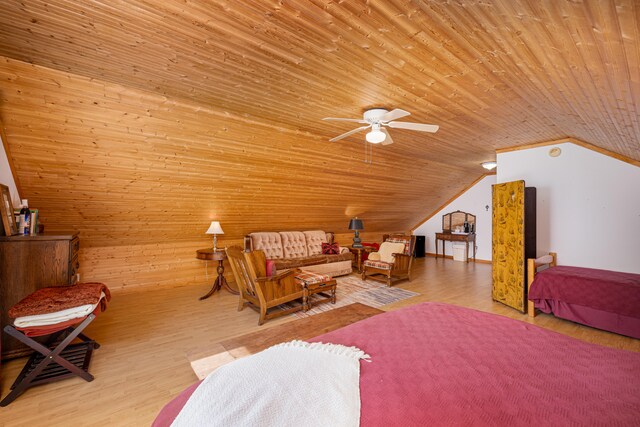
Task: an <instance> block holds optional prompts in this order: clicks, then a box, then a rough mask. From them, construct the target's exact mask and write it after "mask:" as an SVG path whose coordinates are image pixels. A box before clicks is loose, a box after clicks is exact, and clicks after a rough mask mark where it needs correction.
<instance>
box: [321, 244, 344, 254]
mask: <svg viewBox="0 0 640 427" xmlns="http://www.w3.org/2000/svg"><path fill="white" fill-rule="evenodd" d="M339 253H340V245H338V244H337V243H323V244H322V254H323V255H336V254H339Z"/></svg>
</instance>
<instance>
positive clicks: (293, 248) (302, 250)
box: [280, 231, 309, 258]
mask: <svg viewBox="0 0 640 427" xmlns="http://www.w3.org/2000/svg"><path fill="white" fill-rule="evenodd" d="M280 237H281V238H282V251H283V252H284V257H285V258H297V257H305V256H307V255H309V253H308V252H307V239H306V238H305V237H304V233H303V232H301V231H281V232H280Z"/></svg>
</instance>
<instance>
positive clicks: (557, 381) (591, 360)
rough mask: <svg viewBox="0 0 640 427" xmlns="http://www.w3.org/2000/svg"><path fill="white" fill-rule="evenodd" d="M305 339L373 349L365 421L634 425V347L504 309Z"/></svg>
mask: <svg viewBox="0 0 640 427" xmlns="http://www.w3.org/2000/svg"><path fill="white" fill-rule="evenodd" d="M312 341H322V342H331V343H339V344H343V345H347V346H357V347H358V348H360V349H362V350H364V351H365V352H366V353H368V354H369V355H370V356H371V362H370V363H366V362H363V363H361V377H360V395H361V400H362V408H361V425H363V426H390V425H404V426H423V425H434V426H441V425H492V426H495V425H505V426H506V425H509V426H517V425H523V426H524V425H526V426H531V425H536V424H539V425H595V424H608V425H638V420H639V419H640V393H638V390H639V388H640V353H632V352H628V351H623V350H616V349H611V348H607V347H601V346H598V345H594V344H589V343H585V342H582V341H579V340H576V339H573V338H569V337H567V336H564V335H561V334H558V333H555V332H552V331H548V330H545V329H542V328H539V327H536V326H533V325H530V324H528V323H524V322H521V321H517V320H512V319H508V318H506V317H502V316H497V315H493V314H488V313H483V312H479V311H476V310H470V309H466V308H462V307H457V306H453V305H448V304H437V303H425V304H420V305H416V306H412V307H408V308H404V309H401V310H397V311H392V312H388V313H384V314H380V315H377V316H374V317H371V318H369V319H366V320H363V321H360V322H357V323H354V324H352V325H349V326H347V327H344V328H341V329H338V330H336V331H333V332H330V333H328V334H325V335H321V336H319V337H316V338H315V339H313V340H312ZM198 384H199V383H197V384H194V385H192V386H191V387H189V388H188V389H186V390H185V391H183V392H182V393H181V394H180V395H179V396H177V397H176V398H175V399H174V400H173V401H172V402H170V403H169V404H168V405H166V406H165V407H164V409H162V411H161V412H160V414H159V415H158V417H157V419H156V420H155V422H154V425H155V426H168V425H170V424H171V423H172V422H173V419H174V418H175V417H176V415H177V414H178V412H179V411H180V409H181V408H182V406H183V405H184V403H185V402H186V401H187V399H188V398H189V396H190V395H191V393H193V391H194V390H195V389H196V388H197V387H198ZM309 388H310V390H309V391H310V392H313V376H312V373H310V376H309ZM274 398H278V396H274Z"/></svg>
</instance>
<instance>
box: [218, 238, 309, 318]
mask: <svg viewBox="0 0 640 427" xmlns="http://www.w3.org/2000/svg"><path fill="white" fill-rule="evenodd" d="M226 252H227V259H228V260H229V264H231V269H232V270H233V275H234V277H235V279H236V283H237V284H238V290H239V291H240V301H239V302H238V311H241V310H242V309H244V307H245V306H249V307H251V308H253V309H254V310H256V311H258V312H259V313H260V318H259V320H258V325H262V324H263V323H264V322H265V321H266V320H268V319H272V318H274V317H279V316H283V315H285V314H290V313H293V312H296V311H299V310H302V308H303V306H302V304H300V305H297V306H295V307H292V308H290V309H287V310H279V309H278V310H271V312H269V309H271V308H273V307H276V306H278V305H280V304H284V303H287V302H291V301H295V300H298V299H300V300H301V299H302V297H303V288H302V286H300V284H299V283H297V282H296V279H295V275H296V273H297V272H298V270H295V269H292V270H288V271H284V272H282V273H280V274H276V275H275V276H270V277H268V276H267V275H266V257H265V255H264V252H263V251H253V252H244V251H243V249H242V248H241V247H239V246H232V247H230V248H227V249H226Z"/></svg>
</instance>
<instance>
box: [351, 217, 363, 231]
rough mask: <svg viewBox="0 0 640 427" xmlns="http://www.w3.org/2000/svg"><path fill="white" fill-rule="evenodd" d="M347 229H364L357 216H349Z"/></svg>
mask: <svg viewBox="0 0 640 427" xmlns="http://www.w3.org/2000/svg"><path fill="white" fill-rule="evenodd" d="M349 230H364V225H363V224H362V220H361V219H358V218H351V221H349Z"/></svg>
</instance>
